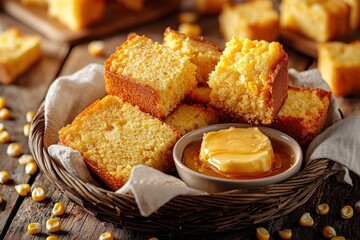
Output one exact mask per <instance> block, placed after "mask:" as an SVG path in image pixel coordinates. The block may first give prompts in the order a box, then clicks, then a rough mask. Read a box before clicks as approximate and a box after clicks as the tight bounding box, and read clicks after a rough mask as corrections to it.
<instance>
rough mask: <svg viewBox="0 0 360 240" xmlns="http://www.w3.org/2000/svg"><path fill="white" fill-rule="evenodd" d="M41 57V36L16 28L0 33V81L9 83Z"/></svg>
mask: <svg viewBox="0 0 360 240" xmlns="http://www.w3.org/2000/svg"><path fill="white" fill-rule="evenodd" d="M40 57H41V38H40V37H39V36H36V35H29V36H23V35H22V34H21V32H20V31H19V30H18V29H17V28H10V29H8V30H7V31H5V32H3V33H0V82H1V83H4V84H10V83H12V82H14V80H15V79H16V77H18V76H20V75H21V74H22V73H24V72H25V71H26V70H28V69H29V67H30V66H31V65H32V64H34V63H35V62H36V61H38V60H39V59H40Z"/></svg>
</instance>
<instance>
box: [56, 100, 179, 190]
mask: <svg viewBox="0 0 360 240" xmlns="http://www.w3.org/2000/svg"><path fill="white" fill-rule="evenodd" d="M179 136H180V133H179V132H178V131H177V130H175V129H174V128H173V127H171V126H169V125H167V124H165V123H163V122H161V121H160V120H159V119H157V118H154V117H152V116H151V115H149V114H147V113H144V112H142V111H141V110H140V109H139V108H138V107H134V106H132V105H131V104H129V103H126V102H124V101H123V100H122V99H121V98H119V97H116V96H106V97H104V98H103V99H101V100H98V101H96V102H95V103H93V104H92V105H91V106H89V107H88V108H87V109H85V110H84V111H83V112H82V113H80V114H79V115H78V116H77V117H76V118H75V120H74V121H73V122H72V123H71V124H69V125H67V126H65V127H64V128H62V129H61V130H60V131H59V139H60V142H61V144H62V145H65V146H69V147H71V148H73V149H75V150H78V151H79V152H80V153H81V155H82V156H83V158H84V162H85V164H86V165H87V166H88V168H89V169H90V171H91V172H92V173H94V174H95V175H96V176H97V177H98V178H99V179H100V180H101V182H103V183H104V184H105V185H106V186H107V187H109V188H110V189H112V190H114V191H115V190H117V189H119V188H120V187H121V186H123V184H124V183H125V182H126V181H127V180H128V178H129V175H130V171H131V169H132V167H133V166H135V165H138V164H143V165H146V166H150V167H153V168H155V169H158V170H160V171H164V172H167V171H168V170H169V169H170V168H172V167H173V164H174V163H173V160H172V148H173V146H174V145H175V142H176V141H177V139H178V138H179Z"/></svg>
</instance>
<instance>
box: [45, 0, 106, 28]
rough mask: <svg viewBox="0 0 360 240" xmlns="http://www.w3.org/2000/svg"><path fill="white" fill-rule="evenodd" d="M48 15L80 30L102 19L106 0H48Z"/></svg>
mask: <svg viewBox="0 0 360 240" xmlns="http://www.w3.org/2000/svg"><path fill="white" fill-rule="evenodd" d="M48 6H49V8H48V15H49V16H50V17H54V18H56V19H57V20H59V21H60V22H62V23H63V24H65V25H66V26H67V27H68V28H70V29H71V30H80V29H83V28H86V27H89V26H90V25H92V24H94V23H95V22H97V21H99V20H100V19H102V17H103V16H104V12H105V0H48Z"/></svg>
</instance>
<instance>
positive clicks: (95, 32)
mask: <svg viewBox="0 0 360 240" xmlns="http://www.w3.org/2000/svg"><path fill="white" fill-rule="evenodd" d="M180 2H181V1H180V0H151V1H147V2H146V4H145V9H144V10H143V11H141V12H135V11H131V10H127V9H124V8H123V7H122V6H121V5H119V4H116V3H107V5H106V10H105V14H104V18H103V19H102V20H101V21H99V22H98V23H96V24H94V25H93V26H91V27H89V28H87V29H83V30H79V31H73V30H70V29H69V28H67V27H66V26H65V25H63V24H61V23H60V22H58V21H57V20H56V19H53V18H50V17H49V16H48V15H47V8H46V7H39V6H24V5H22V4H21V3H20V0H3V9H4V11H5V12H7V13H8V14H10V15H12V16H13V17H15V18H16V19H18V20H20V21H22V22H23V23H25V24H28V25H29V26H30V27H32V28H34V29H35V30H36V31H37V32H39V33H41V34H42V35H44V36H45V37H47V38H49V39H51V40H54V41H60V42H68V43H74V42H79V41H81V40H89V39H93V38H96V37H100V36H104V35H107V34H110V33H113V32H116V31H119V30H123V29H126V28H130V27H133V26H136V25H140V24H142V23H145V22H149V21H152V20H155V19H158V18H161V17H163V16H165V15H167V14H169V13H171V12H173V11H174V10H176V9H177V8H178V7H179V5H180Z"/></svg>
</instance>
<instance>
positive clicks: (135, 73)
mask: <svg viewBox="0 0 360 240" xmlns="http://www.w3.org/2000/svg"><path fill="white" fill-rule="evenodd" d="M104 65H105V82H106V91H107V93H108V94H110V95H117V96H120V97H122V98H123V99H124V100H125V101H127V102H130V103H132V104H134V105H137V106H139V107H140V108H141V110H143V111H144V112H147V113H150V114H151V115H153V116H155V117H158V118H162V119H164V118H165V117H166V116H168V115H169V114H170V113H171V112H172V111H173V110H174V109H175V108H176V107H177V106H178V105H179V104H180V103H181V101H182V100H183V99H184V98H185V95H186V94H188V93H189V92H190V91H191V90H192V89H193V88H195V86H196V84H197V83H196V80H195V70H196V66H195V65H194V64H192V63H191V62H190V58H189V57H187V56H185V55H182V54H181V53H180V52H179V51H174V50H173V49H171V48H169V47H167V46H164V45H161V44H159V43H156V42H153V41H152V40H150V39H148V38H146V37H145V36H138V35H136V34H132V35H130V36H129V37H128V39H127V41H125V43H123V44H122V45H121V46H119V47H117V49H116V52H115V53H114V54H112V55H111V56H110V57H109V58H108V59H107V60H106V61H105V64H104Z"/></svg>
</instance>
